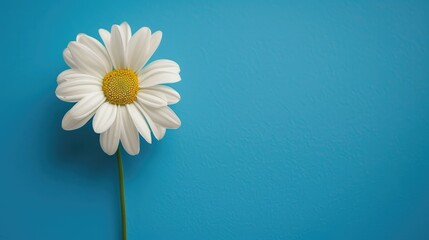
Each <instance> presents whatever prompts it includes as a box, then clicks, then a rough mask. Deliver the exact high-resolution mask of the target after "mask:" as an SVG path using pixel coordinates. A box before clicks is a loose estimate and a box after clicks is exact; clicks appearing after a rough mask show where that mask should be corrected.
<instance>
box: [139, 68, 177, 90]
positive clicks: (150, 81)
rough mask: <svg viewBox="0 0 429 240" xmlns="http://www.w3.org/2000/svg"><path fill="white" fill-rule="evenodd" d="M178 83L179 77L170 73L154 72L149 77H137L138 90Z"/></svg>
mask: <svg viewBox="0 0 429 240" xmlns="http://www.w3.org/2000/svg"><path fill="white" fill-rule="evenodd" d="M178 81H180V75H179V74H177V73H170V72H156V73H153V74H151V75H150V76H145V75H142V76H141V77H139V82H140V84H139V86H140V88H148V87H152V86H155V85H159V84H167V83H175V82H178Z"/></svg>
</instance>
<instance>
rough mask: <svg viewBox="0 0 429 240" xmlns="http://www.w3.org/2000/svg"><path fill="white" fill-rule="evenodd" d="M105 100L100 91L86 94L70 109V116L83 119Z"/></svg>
mask: <svg viewBox="0 0 429 240" xmlns="http://www.w3.org/2000/svg"><path fill="white" fill-rule="evenodd" d="M105 100H106V98H105V97H104V94H103V92H101V91H100V92H96V93H93V94H90V95H87V96H86V97H84V98H83V99H82V100H80V101H79V102H78V103H76V104H75V105H74V106H73V107H72V108H71V109H70V116H71V117H72V118H74V119H83V118H85V117H87V116H88V115H90V114H92V113H94V112H95V110H97V108H98V107H99V106H100V105H101V104H102V103H103V102H104V101H105Z"/></svg>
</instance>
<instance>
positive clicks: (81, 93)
mask: <svg viewBox="0 0 429 240" xmlns="http://www.w3.org/2000/svg"><path fill="white" fill-rule="evenodd" d="M99 34H100V37H101V39H102V40H103V43H104V45H103V44H101V43H100V42H99V41H98V40H96V39H95V38H93V37H90V36H88V35H86V34H79V35H78V36H77V38H76V41H72V42H70V43H69V44H68V46H67V48H66V49H65V50H64V52H63V56H64V60H65V61H66V63H67V65H68V66H69V67H70V69H68V70H65V71H63V72H62V73H60V74H59V75H58V78H57V83H58V87H57V89H56V91H55V93H56V95H57V97H58V98H59V99H61V100H63V101H66V102H76V104H75V105H74V106H73V107H72V108H71V109H70V110H69V111H68V112H67V113H66V114H65V116H64V118H63V120H62V127H63V129H65V130H74V129H77V128H80V127H82V126H83V125H85V123H87V122H88V121H89V120H90V119H91V118H93V120H92V126H93V128H94V131H95V132H96V133H99V134H100V145H101V148H102V149H103V151H104V152H105V153H107V154H109V155H113V154H114V153H115V152H116V151H117V149H118V146H119V143H121V144H122V146H123V147H124V149H125V150H126V151H127V153H128V154H130V155H136V154H138V153H139V151H140V143H139V134H140V135H141V136H142V137H143V138H144V139H145V140H146V141H147V142H148V143H151V142H152V137H151V132H152V133H153V135H154V136H155V138H156V139H157V140H160V139H162V138H163V137H164V135H165V131H166V129H167V128H172V129H176V128H178V127H179V126H180V124H181V122H180V119H179V118H178V117H177V115H176V114H175V113H174V112H173V111H172V110H171V109H170V108H169V107H168V105H170V104H175V103H177V102H178V101H179V100H180V95H179V93H177V92H176V91H175V90H174V89H172V88H171V87H168V86H165V85H163V84H169V83H175V82H178V81H180V75H179V72H180V68H179V65H178V64H177V63H176V62H174V61H171V60H167V59H161V60H156V61H153V62H151V63H149V64H147V62H148V61H149V59H150V57H151V56H152V55H153V53H154V52H155V51H156V49H157V48H158V46H159V44H160V42H161V38H162V33H161V32H160V31H157V32H155V33H153V34H152V33H151V30H150V29H149V28H147V27H143V28H140V29H139V30H138V31H137V32H136V33H134V35H132V34H131V28H130V26H129V25H128V23H126V22H124V23H122V24H121V25H113V26H112V28H111V31H110V32H109V31H107V30H105V29H100V30H99Z"/></svg>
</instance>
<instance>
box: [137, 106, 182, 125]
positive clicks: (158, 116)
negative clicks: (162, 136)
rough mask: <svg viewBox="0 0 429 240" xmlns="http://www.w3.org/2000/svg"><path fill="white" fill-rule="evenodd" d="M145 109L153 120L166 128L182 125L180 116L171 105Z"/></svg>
mask: <svg viewBox="0 0 429 240" xmlns="http://www.w3.org/2000/svg"><path fill="white" fill-rule="evenodd" d="M145 111H146V112H147V113H148V114H149V116H150V117H151V119H152V121H154V122H155V123H156V124H158V125H160V126H162V127H165V128H173V129H175V128H178V127H180V125H181V122H180V119H179V117H177V115H176V114H175V113H174V112H173V110H171V109H170V108H169V107H161V108H149V107H146V108H145Z"/></svg>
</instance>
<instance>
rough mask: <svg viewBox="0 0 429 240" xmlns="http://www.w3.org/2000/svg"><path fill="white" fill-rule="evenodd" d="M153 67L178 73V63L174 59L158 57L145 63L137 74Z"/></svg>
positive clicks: (153, 68)
mask: <svg viewBox="0 0 429 240" xmlns="http://www.w3.org/2000/svg"><path fill="white" fill-rule="evenodd" d="M155 69H157V70H162V71H166V72H171V73H180V67H179V64H177V63H176V62H175V61H172V60H169V59H158V60H155V61H153V62H151V63H150V64H149V65H147V66H146V67H145V68H144V69H142V70H141V71H140V72H139V74H143V73H147V72H150V71H152V70H155Z"/></svg>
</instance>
